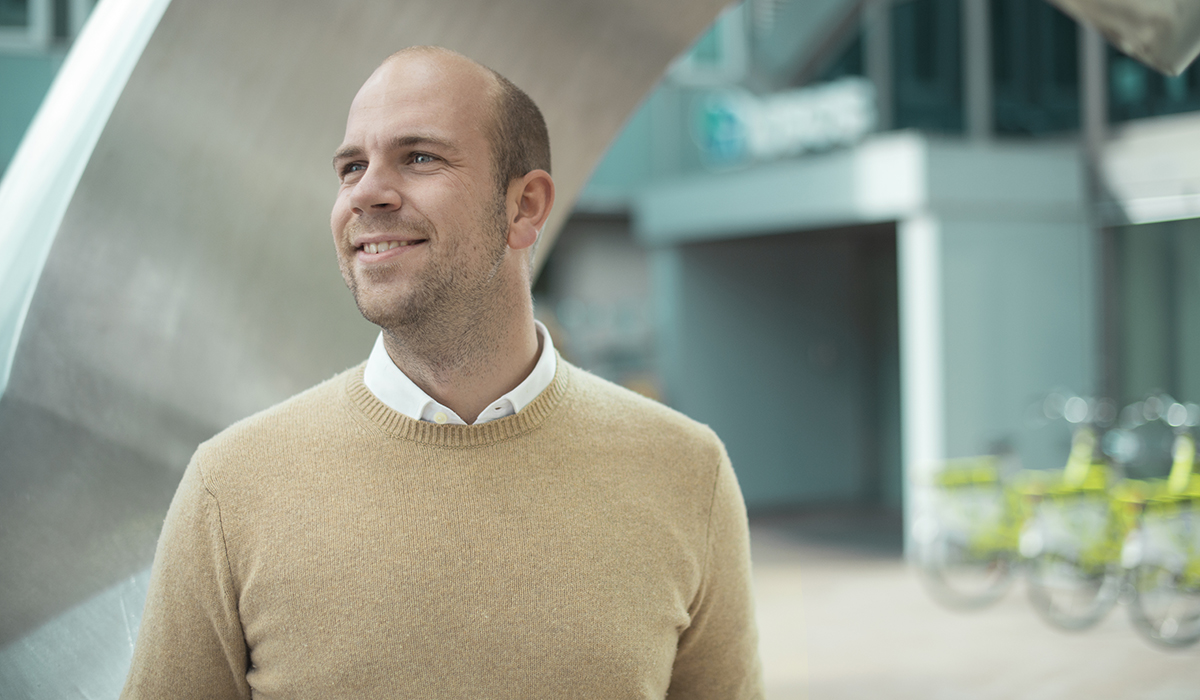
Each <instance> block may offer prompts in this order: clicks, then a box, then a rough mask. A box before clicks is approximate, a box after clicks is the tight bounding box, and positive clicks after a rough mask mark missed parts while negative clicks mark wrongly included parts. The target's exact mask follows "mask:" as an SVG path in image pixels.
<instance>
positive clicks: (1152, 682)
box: [751, 513, 1200, 700]
mask: <svg viewBox="0 0 1200 700" xmlns="http://www.w3.org/2000/svg"><path fill="white" fill-rule="evenodd" d="M751 539H752V544H753V548H754V560H755V582H756V586H757V597H758V623H759V631H760V639H761V649H762V656H763V665H764V673H765V676H766V682H767V700H798V699H803V700H851V699H854V700H857V699H859V698H861V699H863V700H880V699H887V700H908V699H912V700H975V699H980V700H1008V699H1010V698H1013V699H1017V698H1019V699H1021V700H1025V699H1029V700H1060V699H1061V700H1078V699H1087V700H1100V699H1107V698H1114V699H1118V698H1119V699H1120V700H1200V645H1197V646H1194V647H1191V648H1190V649H1187V650H1184V651H1182V652H1166V651H1160V650H1158V649H1156V648H1152V647H1150V646H1149V645H1148V644H1147V643H1146V642H1144V641H1142V639H1141V638H1140V637H1138V636H1137V634H1136V633H1135V632H1134V630H1133V628H1132V626H1131V625H1130V624H1129V622H1128V620H1127V618H1126V612H1125V610H1124V609H1123V608H1118V609H1117V610H1114V611H1113V613H1112V614H1111V615H1110V616H1109V617H1108V618H1107V619H1106V620H1105V621H1104V622H1102V623H1101V624H1100V626H1099V627H1097V628H1095V629H1092V630H1089V631H1087V632H1083V633H1077V634H1069V633H1065V632H1059V631H1057V630H1054V629H1051V628H1049V627H1047V626H1046V625H1045V624H1044V623H1042V622H1041V620H1040V619H1038V618H1037V617H1036V615H1035V614H1034V612H1033V610H1032V608H1030V606H1029V604H1028V603H1027V602H1026V601H1025V595H1024V589H1023V588H1022V587H1017V588H1015V589H1014V590H1012V591H1010V592H1009V594H1008V595H1007V596H1006V597H1005V598H1004V599H1003V600H1001V601H1000V603H998V604H997V605H996V606H995V607H992V608H989V609H987V610H984V611H981V612H977V613H971V614H963V613H955V612H950V611H948V610H945V609H943V608H940V607H938V606H937V605H936V604H935V603H934V602H933V601H932V600H931V599H930V598H929V596H928V595H927V594H926V593H925V591H924V590H923V589H922V588H921V585H920V583H919V582H918V581H917V579H916V578H915V576H914V575H913V574H912V573H911V572H910V571H909V570H908V569H907V568H906V567H905V565H904V563H903V561H902V560H901V558H900V543H899V525H898V523H896V522H895V521H894V520H890V519H888V518H886V517H880V516H871V515H864V514H854V513H823V514H808V515H802V516H787V517H771V518H757V519H754V520H752V522H751Z"/></svg>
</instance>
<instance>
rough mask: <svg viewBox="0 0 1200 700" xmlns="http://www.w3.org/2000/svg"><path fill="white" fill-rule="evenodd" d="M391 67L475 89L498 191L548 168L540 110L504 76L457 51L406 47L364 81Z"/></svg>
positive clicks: (546, 140) (547, 146)
mask: <svg viewBox="0 0 1200 700" xmlns="http://www.w3.org/2000/svg"><path fill="white" fill-rule="evenodd" d="M395 70H399V71H409V70H419V71H433V72H436V73H437V74H438V75H437V77H438V78H439V79H440V80H444V81H445V82H446V83H447V84H448V85H453V86H457V87H463V88H465V89H468V90H471V89H474V94H478V95H481V97H482V98H483V99H485V100H487V103H488V104H487V109H486V114H487V115H488V123H487V124H485V125H483V129H484V132H485V133H486V135H487V139H488V143H489V145H490V147H491V152H492V172H493V174H494V176H495V178H496V187H497V190H498V191H500V192H504V191H506V189H507V188H508V184H509V183H510V182H512V181H513V180H514V179H516V178H519V177H523V176H524V175H525V174H526V173H528V172H530V171H532V170H545V171H546V172H550V134H549V132H548V131H547V129H546V121H545V119H544V118H543V117H542V112H541V110H540V109H538V106H537V105H536V104H535V103H534V101H533V100H532V99H531V98H530V97H529V95H527V94H526V93H525V92H524V91H523V90H521V88H519V87H517V86H516V85H514V84H513V83H512V82H511V81H510V80H509V79H508V78H505V77H504V76H503V75H500V74H499V73H497V72H496V71H494V70H492V69H491V68H488V67H487V66H485V65H483V64H481V63H478V62H476V61H474V60H472V59H470V58H467V57H466V56H464V55H462V54H460V53H458V52H457V51H451V50H450V49H446V48H442V47H441V46H410V47H408V48H405V49H401V50H399V51H397V52H396V53H394V54H392V55H391V56H388V57H387V58H386V59H384V61H383V63H382V64H380V66H379V68H377V69H376V70H375V73H374V74H372V76H371V79H369V80H368V81H367V83H368V84H369V83H370V82H371V80H374V79H376V76H380V74H381V73H385V72H388V71H395ZM380 77H382V76H380ZM364 87H366V86H365V85H364Z"/></svg>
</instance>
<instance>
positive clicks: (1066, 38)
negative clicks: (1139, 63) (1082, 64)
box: [991, 0, 1079, 136]
mask: <svg viewBox="0 0 1200 700" xmlns="http://www.w3.org/2000/svg"><path fill="white" fill-rule="evenodd" d="M991 25H992V33H991V38H992V81H993V89H994V93H993V106H994V109H995V113H994V128H995V130H996V132H997V133H999V134H1007V135H1028V136H1037V135H1040V134H1047V133H1053V132H1058V131H1073V130H1077V129H1078V128H1079V27H1078V26H1077V25H1076V24H1075V22H1074V20H1072V19H1071V18H1070V17H1067V16H1066V15H1064V14H1063V13H1062V12H1059V11H1058V10H1057V9H1056V8H1055V7H1053V6H1052V5H1050V4H1048V3H1046V2H1043V0H1002V1H999V2H993V3H991Z"/></svg>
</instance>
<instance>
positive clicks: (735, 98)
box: [697, 77, 877, 165]
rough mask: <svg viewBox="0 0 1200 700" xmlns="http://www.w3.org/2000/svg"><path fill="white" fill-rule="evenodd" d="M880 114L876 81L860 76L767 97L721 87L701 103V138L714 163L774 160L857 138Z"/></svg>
mask: <svg viewBox="0 0 1200 700" xmlns="http://www.w3.org/2000/svg"><path fill="white" fill-rule="evenodd" d="M876 117H877V111H876V107H875V87H874V86H873V85H872V84H871V82H870V81H869V80H867V79H865V78H859V77H848V78H842V79H840V80H836V81H833V82H830V83H825V84H823V85H818V86H815V87H807V88H801V89H799V90H788V91H786V92H776V93H772V94H770V95H764V96H761V97H760V96H756V95H752V94H750V93H747V92H743V91H737V92H734V91H729V92H720V93H715V94H713V95H711V96H709V97H708V98H707V99H706V100H705V101H704V102H703V103H702V105H701V108H700V114H699V119H698V120H697V121H698V123H697V131H698V133H697V141H698V142H699V146H700V149H701V151H703V153H704V155H705V157H706V158H707V159H708V160H709V161H710V162H711V163H713V164H717V165H722V164H734V163H740V162H744V161H751V160H773V159H776V158H785V157H788V156H794V155H799V154H801V153H804V152H806V151H824V150H828V149H830V148H835V147H838V146H848V145H850V144H853V143H855V142H857V141H859V140H860V139H862V138H863V137H864V136H866V135H867V134H868V133H870V132H871V131H872V130H873V129H874V128H875V122H876Z"/></svg>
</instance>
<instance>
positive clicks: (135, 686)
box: [121, 457, 250, 700]
mask: <svg viewBox="0 0 1200 700" xmlns="http://www.w3.org/2000/svg"><path fill="white" fill-rule="evenodd" d="M247 665H248V653H247V649H246V643H245V640H244V637H243V634H242V626H241V622H240V621H239V619H238V611H237V593H236V589H235V586H234V583H233V577H232V575H231V573H230V568H229V559H228V556H227V554H226V550H225V535H224V530H223V527H222V524H221V510H220V507H219V504H218V502H217V499H216V497H215V496H214V495H213V494H212V493H211V492H210V491H209V489H208V488H207V487H206V485H205V483H204V476H203V474H202V472H201V469H200V465H199V462H198V461H197V459H196V458H195V457H193V458H192V463H191V464H189V465H188V468H187V470H186V471H185V472H184V475H183V480H182V481H181V482H180V484H179V489H178V490H177V491H176V492H175V498H174V499H173V500H172V501H171V507H170V509H169V510H168V511H167V519H166V522H165V523H164V524H163V530H162V534H161V535H160V536H159V540H158V549H157V551H156V552H155V555H154V567H153V569H152V571H151V574H150V586H149V590H148V592H147V595H146V608H145V612H144V613H143V615H142V623H141V627H140V629H139V630H138V637H137V644H136V646H135V648H134V653H133V665H132V666H131V668H130V670H129V676H128V678H127V679H126V681H125V689H124V690H123V691H122V693H121V698H122V699H123V700H125V699H129V700H133V699H135V698H214V699H216V698H220V699H222V700H224V699H226V698H249V697H250V689H249V686H248V684H247V682H246V670H247Z"/></svg>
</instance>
